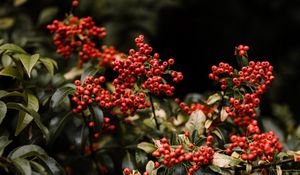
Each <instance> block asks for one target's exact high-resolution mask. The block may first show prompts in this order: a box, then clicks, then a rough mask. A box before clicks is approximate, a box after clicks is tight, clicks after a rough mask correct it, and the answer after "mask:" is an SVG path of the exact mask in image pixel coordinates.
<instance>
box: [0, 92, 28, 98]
mask: <svg viewBox="0 0 300 175" xmlns="http://www.w3.org/2000/svg"><path fill="white" fill-rule="evenodd" d="M12 96H16V97H22V98H24V94H22V93H20V92H18V91H13V92H7V91H4V90H0V99H1V98H5V97H12Z"/></svg>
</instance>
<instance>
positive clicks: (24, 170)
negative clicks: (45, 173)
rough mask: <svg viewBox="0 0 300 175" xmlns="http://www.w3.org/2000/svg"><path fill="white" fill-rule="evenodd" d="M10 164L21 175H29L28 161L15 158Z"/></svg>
mask: <svg viewBox="0 0 300 175" xmlns="http://www.w3.org/2000/svg"><path fill="white" fill-rule="evenodd" d="M12 163H13V165H14V166H15V167H16V168H17V171H18V172H19V173H20V174H21V175H31V166H30V163H29V161H28V160H26V159H22V158H17V159H14V160H13V161H12Z"/></svg>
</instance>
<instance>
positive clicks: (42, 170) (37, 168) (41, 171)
mask: <svg viewBox="0 0 300 175" xmlns="http://www.w3.org/2000/svg"><path fill="white" fill-rule="evenodd" d="M29 163H30V165H31V168H32V170H34V171H36V172H38V173H39V174H40V175H48V173H47V171H46V169H45V168H44V167H43V166H42V165H41V164H39V163H37V162H35V161H32V160H31V161H29Z"/></svg>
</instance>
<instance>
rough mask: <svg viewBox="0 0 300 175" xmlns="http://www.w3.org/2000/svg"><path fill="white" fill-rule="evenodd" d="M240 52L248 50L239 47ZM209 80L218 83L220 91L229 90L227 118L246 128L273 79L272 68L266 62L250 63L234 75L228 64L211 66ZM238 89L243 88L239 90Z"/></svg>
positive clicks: (246, 47) (254, 115) (244, 47)
mask: <svg viewBox="0 0 300 175" xmlns="http://www.w3.org/2000/svg"><path fill="white" fill-rule="evenodd" d="M238 48H239V50H240V51H244V50H249V47H248V46H242V45H241V46H239V47H238ZM211 69H212V73H210V74H209V78H210V79H213V80H215V81H218V82H219V83H220V84H221V89H222V90H231V91H233V92H232V94H236V93H237V94H239V95H235V96H234V97H231V98H230V100H229V103H230V106H228V107H227V108H226V112H227V113H228V115H229V116H232V117H233V118H234V122H235V123H236V124H237V125H238V126H242V125H244V126H247V125H249V124H250V123H251V122H252V119H253V118H254V117H256V112H255V110H254V109H255V108H256V107H258V106H259V103H260V98H259V97H260V95H261V94H263V93H264V92H265V91H266V89H267V86H268V85H269V84H270V83H271V81H272V80H273V79H274V76H273V73H272V72H273V67H272V66H271V65H270V63H269V62H268V61H263V62H259V61H258V62H254V61H250V62H249V63H248V66H243V67H242V68H241V70H240V71H237V73H236V74H235V73H234V69H233V67H232V66H230V65H229V64H228V63H223V62H221V63H219V65H218V66H216V65H214V66H212V68H211ZM240 88H243V90H241V89H240Z"/></svg>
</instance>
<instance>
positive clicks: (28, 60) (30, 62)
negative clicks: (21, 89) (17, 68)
mask: <svg viewBox="0 0 300 175" xmlns="http://www.w3.org/2000/svg"><path fill="white" fill-rule="evenodd" d="M17 57H18V58H19V59H20V61H21V63H22V65H23V67H24V69H25V71H26V73H27V75H28V77H29V78H30V74H31V71H32V68H33V67H34V66H35V65H36V63H37V61H38V60H39V58H40V55H39V54H34V55H32V56H29V55H27V54H18V55H17Z"/></svg>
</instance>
